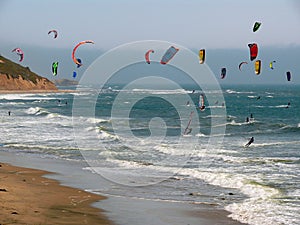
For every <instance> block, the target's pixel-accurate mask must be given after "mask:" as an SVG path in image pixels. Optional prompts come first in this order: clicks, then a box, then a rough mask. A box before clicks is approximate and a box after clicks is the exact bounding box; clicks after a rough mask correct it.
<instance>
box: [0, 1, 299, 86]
mask: <svg viewBox="0 0 300 225" xmlns="http://www.w3.org/2000/svg"><path fill="white" fill-rule="evenodd" d="M256 21H259V22H262V25H261V27H260V29H259V30H258V31H257V32H255V33H254V32H252V27H253V24H254V23H255V22H256ZM0 27H1V35H0V54H3V55H4V56H5V57H8V58H10V59H12V60H14V61H16V62H17V60H16V59H17V57H16V56H15V55H13V54H12V53H11V49H13V48H15V47H24V48H25V51H26V53H25V59H24V61H23V62H22V65H24V66H27V65H28V66H30V68H33V70H34V71H36V72H38V73H41V74H40V75H42V76H46V77H48V78H51V76H52V74H51V69H49V67H50V66H51V64H52V61H54V60H59V61H60V72H61V76H64V77H68V76H70V75H71V74H72V70H73V67H74V63H73V62H72V60H70V54H71V51H72V49H73V47H74V46H75V45H76V44H77V43H78V42H79V41H83V40H88V39H90V40H93V41H94V42H95V45H86V46H85V47H84V48H82V51H83V49H84V50H87V51H88V50H91V51H92V50H93V51H94V50H99V55H100V54H102V53H103V51H107V50H109V49H111V48H114V47H117V46H119V45H121V44H125V43H128V42H132V41H140V40H163V41H168V42H173V43H177V44H178V45H182V46H185V47H187V48H190V49H193V50H194V51H195V50H197V49H201V48H205V49H207V56H208V58H207V63H208V65H209V66H212V67H213V68H211V69H212V70H213V71H214V72H215V73H219V70H220V67H222V66H227V65H228V67H229V69H230V67H231V68H234V71H233V69H231V71H233V72H238V71H236V68H237V65H238V63H239V62H240V61H243V60H245V59H244V58H245V57H248V54H249V53H248V51H249V50H248V46H247V45H248V43H252V42H256V43H258V44H259V47H260V52H261V54H260V56H264V55H265V56H268V55H269V53H268V52H266V51H265V54H264V52H263V51H264V49H272V48H277V51H276V50H274V51H275V53H276V54H277V55H274V57H273V55H272V56H268V57H267V58H265V60H266V61H263V66H264V67H265V68H267V67H268V62H269V61H270V60H273V59H274V60H276V59H277V58H278V56H279V54H280V52H281V49H282V52H284V54H285V55H284V57H283V56H281V62H280V60H278V61H279V63H278V64H277V66H278V67H279V65H281V70H277V71H275V72H273V73H278V77H279V76H281V74H283V73H285V71H286V70H292V71H293V72H296V71H299V70H300V67H299V66H298V63H297V62H296V61H295V58H299V57H300V55H299V54H300V52H299V51H294V52H293V54H289V49H295V50H297V49H300V1H298V0H106V1H104V0H102V1H101V0H84V1H82V0H81V1H79V0H51V1H49V0H43V1H41V0H0ZM52 29H56V30H57V31H58V38H57V39H53V36H51V35H48V31H49V30H52ZM28 46H31V47H28ZM39 48H40V50H38V49H39ZM47 48H48V49H49V50H47ZM55 49H57V51H56V53H54V51H55ZM213 49H214V50H215V49H225V50H226V49H227V50H228V49H238V51H242V52H238V54H239V56H241V57H236V61H232V58H231V61H230V56H231V55H232V54H233V52H232V54H231V52H230V51H225V52H224V51H223V52H221V53H222V57H223V58H221V57H219V56H220V55H219V52H216V51H214V53H213V54H210V50H213ZM23 50H24V49H23ZM195 52H196V51H195ZM298 52H299V54H298ZM53 53H54V54H53ZM209 54H210V55H209ZM83 55H84V54H83ZM87 55H88V54H87ZM97 56H98V53H97V52H93V54H90V58H88V57H86V58H84V59H83V60H85V62H86V63H87V62H88V63H91V62H92V60H94V59H95V58H96V57H97ZM210 56H214V58H213V57H210ZM243 57H244V58H243ZM225 58H226V59H225ZM247 59H248V58H247ZM262 60H264V59H262ZM49 65H50V66H49ZM85 65H87V64H85ZM63 66H64V67H63ZM83 70H84V69H82V71H81V72H83ZM229 71H230V70H229ZM251 71H252V66H251ZM263 72H264V71H263ZM268 72H270V71H268ZM279 73H280V74H279ZM299 74H300V71H299ZM216 75H217V76H219V74H216ZM262 75H263V73H262ZM230 79H231V78H230V76H228V80H229V81H228V82H231V81H230ZM275 80H276V79H275ZM272 81H274V80H272ZM277 81H278V82H280V79H278V80H277ZM298 81H299V82H300V78H299V79H298ZM225 82H227V81H225Z"/></svg>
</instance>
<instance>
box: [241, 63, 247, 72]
mask: <svg viewBox="0 0 300 225" xmlns="http://www.w3.org/2000/svg"><path fill="white" fill-rule="evenodd" d="M243 64H248V63H247V62H241V63H240V64H239V70H240V71H242V69H241V68H242V65H243Z"/></svg>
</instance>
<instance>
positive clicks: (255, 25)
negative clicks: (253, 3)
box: [253, 22, 261, 32]
mask: <svg viewBox="0 0 300 225" xmlns="http://www.w3.org/2000/svg"><path fill="white" fill-rule="evenodd" d="M260 25H261V23H260V22H255V24H254V25H253V32H256V31H257V30H258V29H259V27H260Z"/></svg>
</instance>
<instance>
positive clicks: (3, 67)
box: [0, 55, 42, 84]
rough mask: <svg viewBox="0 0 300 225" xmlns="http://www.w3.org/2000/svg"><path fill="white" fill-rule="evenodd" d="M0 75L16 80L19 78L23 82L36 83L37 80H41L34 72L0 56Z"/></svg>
mask: <svg viewBox="0 0 300 225" xmlns="http://www.w3.org/2000/svg"><path fill="white" fill-rule="evenodd" d="M0 73H2V74H6V75H7V77H8V75H10V76H12V77H13V78H18V77H19V76H21V77H22V78H23V80H27V81H32V82H33V83H35V84H36V83H37V80H41V79H42V77H41V76H39V75H37V74H36V73H34V72H31V71H30V69H29V67H23V66H21V65H20V64H17V63H14V62H13V61H11V60H9V59H7V58H5V57H3V56H1V55H0Z"/></svg>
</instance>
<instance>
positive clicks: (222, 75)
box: [221, 68, 226, 79]
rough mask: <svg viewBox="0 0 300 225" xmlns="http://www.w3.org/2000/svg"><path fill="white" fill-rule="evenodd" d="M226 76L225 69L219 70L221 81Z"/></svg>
mask: <svg viewBox="0 0 300 225" xmlns="http://www.w3.org/2000/svg"><path fill="white" fill-rule="evenodd" d="M225 76H226V68H222V69H221V79H224V78H225Z"/></svg>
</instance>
